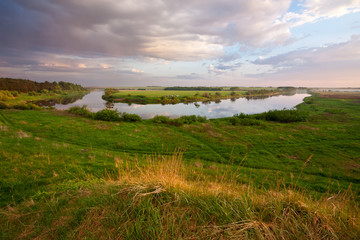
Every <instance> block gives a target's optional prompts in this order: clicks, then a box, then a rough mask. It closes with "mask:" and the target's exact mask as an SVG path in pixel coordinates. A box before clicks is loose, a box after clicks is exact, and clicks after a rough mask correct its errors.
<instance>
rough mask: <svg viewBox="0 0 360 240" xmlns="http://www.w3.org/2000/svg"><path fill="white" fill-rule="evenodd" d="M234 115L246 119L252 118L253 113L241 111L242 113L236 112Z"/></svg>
mask: <svg viewBox="0 0 360 240" xmlns="http://www.w3.org/2000/svg"><path fill="white" fill-rule="evenodd" d="M234 117H236V118H240V119H244V118H251V115H248V114H245V113H240V114H235V115H234Z"/></svg>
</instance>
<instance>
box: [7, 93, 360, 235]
mask: <svg viewBox="0 0 360 240" xmlns="http://www.w3.org/2000/svg"><path fill="white" fill-rule="evenodd" d="M69 112H70V113H71V114H69V113H68V112H65V111H54V110H41V111H33V110H21V111H20V110H17V109H3V110H0V161H1V168H0V238H1V239H126V238H135V239H186V238H188V239H358V238H359V236H360V227H359V226H360V211H359V196H360V194H359V187H360V177H359V176H360V168H359V166H360V165H359V163H360V162H359V161H360V159H359V152H360V145H359V143H358V140H359V139H360V112H359V101H358V99H356V98H343V99H335V98H329V97H327V96H326V97H323V96H322V95H321V94H314V95H313V96H312V97H309V98H307V99H305V102H304V103H303V104H301V105H299V106H297V110H281V111H277V112H275V113H274V112H273V111H272V112H271V113H269V112H268V113H264V114H260V115H245V114H238V115H236V116H234V117H231V118H223V119H210V120H207V119H204V118H201V117H197V116H184V117H182V118H178V119H182V121H183V124H180V125H176V124H171V123H170V122H171V121H175V120H173V119H170V118H167V117H164V116H157V117H154V118H153V119H150V120H141V121H140V120H137V117H136V116H132V115H131V114H127V115H130V116H126V117H125V118H124V114H122V113H118V112H116V111H112V110H108V111H103V112H102V113H101V114H99V115H103V116H104V117H108V116H115V114H114V113H116V116H117V117H119V118H120V120H116V121H102V120H99V119H95V115H96V114H98V113H92V112H90V111H89V110H88V109H87V108H86V106H83V107H74V108H71V109H70V110H69ZM303 113H306V114H304V115H303ZM72 114H74V115H72ZM75 115H78V116H75ZM79 116H81V117H79ZM274 116H276V117H274ZM289 116H290V117H289ZM303 116H305V117H304V118H303ZM117 117H116V118H117ZM121 118H123V119H122V120H121ZM125 119H128V121H126V120H125ZM234 119H235V120H234ZM284 119H286V120H284ZM288 119H290V120H291V121H289V120H288ZM133 120H135V121H133ZM300 120H301V121H300ZM176 121H180V120H176ZM232 121H238V122H235V124H231V123H232ZM174 125H176V126H174ZM74 133H76V134H74ZM34 146H36V147H34Z"/></svg>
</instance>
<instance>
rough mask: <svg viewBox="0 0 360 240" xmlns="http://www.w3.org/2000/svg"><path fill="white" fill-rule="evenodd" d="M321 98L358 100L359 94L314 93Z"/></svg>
mask: <svg viewBox="0 0 360 240" xmlns="http://www.w3.org/2000/svg"><path fill="white" fill-rule="evenodd" d="M316 93H318V94H319V96H320V97H323V98H336V99H360V92H348V91H346V92H341V91H339V92H324V91H319V92H316Z"/></svg>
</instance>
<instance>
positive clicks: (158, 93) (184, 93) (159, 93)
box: [114, 90, 246, 98]
mask: <svg viewBox="0 0 360 240" xmlns="http://www.w3.org/2000/svg"><path fill="white" fill-rule="evenodd" d="M206 92H207V93H211V94H215V93H216V92H217V91H173V90H166V91H165V90H120V92H119V93H116V94H114V96H116V97H123V96H127V95H129V94H130V95H142V96H145V97H156V98H158V97H162V96H170V95H178V96H179V97H186V96H194V95H195V94H197V93H198V94H200V95H201V94H203V93H206ZM218 92H220V93H221V94H222V95H226V96H230V94H231V93H232V92H233V91H218ZM235 92H236V93H237V94H244V93H246V91H235Z"/></svg>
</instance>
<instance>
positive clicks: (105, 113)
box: [94, 109, 120, 121]
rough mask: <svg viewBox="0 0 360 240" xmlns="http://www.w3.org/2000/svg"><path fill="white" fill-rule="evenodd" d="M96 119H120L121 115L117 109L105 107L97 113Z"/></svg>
mask: <svg viewBox="0 0 360 240" xmlns="http://www.w3.org/2000/svg"><path fill="white" fill-rule="evenodd" d="M94 119H95V120H102V121H120V116H119V112H118V111H117V110H110V109H103V110H101V111H98V112H97V113H95V115H94Z"/></svg>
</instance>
